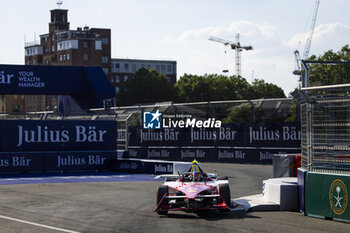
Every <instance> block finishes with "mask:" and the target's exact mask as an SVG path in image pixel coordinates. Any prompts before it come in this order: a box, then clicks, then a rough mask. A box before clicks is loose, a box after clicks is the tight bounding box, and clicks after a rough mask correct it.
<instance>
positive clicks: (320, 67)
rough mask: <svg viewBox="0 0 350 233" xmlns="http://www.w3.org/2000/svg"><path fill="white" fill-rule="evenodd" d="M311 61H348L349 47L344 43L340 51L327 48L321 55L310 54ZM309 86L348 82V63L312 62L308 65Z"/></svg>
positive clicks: (349, 71)
mask: <svg viewBox="0 0 350 233" xmlns="http://www.w3.org/2000/svg"><path fill="white" fill-rule="evenodd" d="M310 60H311V61H327V62H334V61H335V62H349V61H350V47H349V45H345V46H344V47H343V48H342V49H341V50H340V51H338V52H333V51H332V50H329V51H327V52H325V53H324V54H323V55H321V56H319V57H316V56H315V55H312V56H311V57H310ZM309 74H310V86H321V85H332V84H343V83H350V64H347V65H340V64H333V65H329V64H312V65H310V71H309Z"/></svg>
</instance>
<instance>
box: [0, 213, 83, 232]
mask: <svg viewBox="0 0 350 233" xmlns="http://www.w3.org/2000/svg"><path fill="white" fill-rule="evenodd" d="M0 218H3V219H7V220H11V221H15V222H21V223H25V224H29V225H33V226H37V227H43V228H48V229H52V230H56V231H61V232H67V233H80V232H78V231H70V230H66V229H63V228H58V227H52V226H48V225H43V224H39V223H35V222H29V221H24V220H21V219H17V218H11V217H7V216H3V215H0Z"/></svg>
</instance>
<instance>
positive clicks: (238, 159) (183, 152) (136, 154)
mask: <svg viewBox="0 0 350 233" xmlns="http://www.w3.org/2000/svg"><path fill="white" fill-rule="evenodd" d="M298 152H300V150H298V149H283V148H282V149H273V148H271V149H241V148H239V149H238V148H214V147H213V148H203V147H197V148H196V147H192V148H189V147H186V148H147V147H130V148H129V153H128V155H127V157H128V158H134V159H160V160H168V161H188V162H190V161H192V160H193V159H194V158H196V159H197V160H199V161H203V162H204V161H205V162H231V163H260V164H271V163H272V157H273V155H274V154H291V153H298Z"/></svg>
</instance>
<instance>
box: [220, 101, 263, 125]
mask: <svg viewBox="0 0 350 233" xmlns="http://www.w3.org/2000/svg"><path fill="white" fill-rule="evenodd" d="M253 109H254V114H255V115H254V118H253V115H252V114H253V113H252V112H253ZM262 113H263V112H262V110H261V109H260V108H258V107H256V106H252V105H251V104H249V103H243V104H240V105H238V106H236V107H234V108H233V109H232V111H231V112H230V113H229V114H228V116H227V117H226V118H225V119H224V120H223V121H222V122H223V123H234V122H253V119H254V120H255V121H256V122H260V121H262V120H263V119H262Z"/></svg>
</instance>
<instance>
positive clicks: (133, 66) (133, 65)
mask: <svg viewBox="0 0 350 233" xmlns="http://www.w3.org/2000/svg"><path fill="white" fill-rule="evenodd" d="M132 71H133V72H136V64H132Z"/></svg>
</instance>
